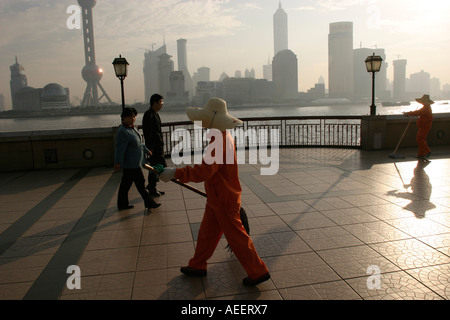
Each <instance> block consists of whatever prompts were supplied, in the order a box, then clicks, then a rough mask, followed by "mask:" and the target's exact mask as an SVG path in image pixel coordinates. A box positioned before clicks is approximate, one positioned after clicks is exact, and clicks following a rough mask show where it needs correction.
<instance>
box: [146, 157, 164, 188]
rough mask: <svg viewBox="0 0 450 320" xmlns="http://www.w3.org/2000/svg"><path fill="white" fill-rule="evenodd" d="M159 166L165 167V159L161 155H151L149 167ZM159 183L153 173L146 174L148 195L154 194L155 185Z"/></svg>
mask: <svg viewBox="0 0 450 320" xmlns="http://www.w3.org/2000/svg"><path fill="white" fill-rule="evenodd" d="M157 164H161V165H162V166H163V167H164V168H165V167H167V164H166V159H165V158H164V156H163V155H162V154H152V155H151V157H150V165H151V166H155V165H157ZM158 181H159V178H158V176H157V175H156V173H154V172H153V171H149V172H148V185H147V189H148V192H150V193H156V183H157V182H158Z"/></svg>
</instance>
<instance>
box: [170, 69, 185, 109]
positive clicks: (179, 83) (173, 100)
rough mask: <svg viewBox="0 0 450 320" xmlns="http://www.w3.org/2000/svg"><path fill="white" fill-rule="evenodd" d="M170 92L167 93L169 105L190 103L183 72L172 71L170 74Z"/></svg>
mask: <svg viewBox="0 0 450 320" xmlns="http://www.w3.org/2000/svg"><path fill="white" fill-rule="evenodd" d="M169 82H170V90H169V91H168V92H167V93H166V98H167V99H166V101H168V104H172V105H173V104H187V103H189V93H188V92H187V91H186V90H185V84H186V83H185V81H184V73H183V71H172V72H171V73H170V78H169Z"/></svg>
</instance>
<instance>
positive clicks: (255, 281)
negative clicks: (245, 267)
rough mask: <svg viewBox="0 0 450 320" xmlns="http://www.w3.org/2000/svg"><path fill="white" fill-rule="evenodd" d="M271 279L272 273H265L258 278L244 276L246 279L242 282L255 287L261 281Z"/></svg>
mask: <svg viewBox="0 0 450 320" xmlns="http://www.w3.org/2000/svg"><path fill="white" fill-rule="evenodd" d="M269 279H270V273H266V274H265V275H263V276H261V277H259V278H257V279H252V278H249V277H247V278H244V280H242V284H243V285H244V286H247V287H254V286H256V285H257V284H260V283H261V282H264V281H267V280H269Z"/></svg>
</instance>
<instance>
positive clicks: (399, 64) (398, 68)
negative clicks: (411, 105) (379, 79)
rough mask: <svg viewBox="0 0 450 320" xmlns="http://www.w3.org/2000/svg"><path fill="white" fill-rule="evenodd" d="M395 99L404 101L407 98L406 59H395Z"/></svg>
mask: <svg viewBox="0 0 450 320" xmlns="http://www.w3.org/2000/svg"><path fill="white" fill-rule="evenodd" d="M393 63H394V88H393V90H394V93H393V96H394V100H395V101H403V100H404V99H405V98H406V93H405V91H406V59H398V60H394V61H393Z"/></svg>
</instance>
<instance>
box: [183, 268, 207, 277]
mask: <svg viewBox="0 0 450 320" xmlns="http://www.w3.org/2000/svg"><path fill="white" fill-rule="evenodd" d="M180 271H181V272H182V273H184V274H185V275H187V276H192V277H203V276H206V269H194V268H191V267H189V266H187V267H181V268H180Z"/></svg>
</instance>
